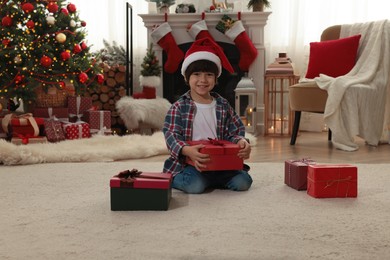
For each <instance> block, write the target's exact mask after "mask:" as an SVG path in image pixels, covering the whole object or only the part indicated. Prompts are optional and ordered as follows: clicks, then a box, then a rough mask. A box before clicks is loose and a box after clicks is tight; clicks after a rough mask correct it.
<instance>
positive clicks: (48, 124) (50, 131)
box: [44, 119, 65, 143]
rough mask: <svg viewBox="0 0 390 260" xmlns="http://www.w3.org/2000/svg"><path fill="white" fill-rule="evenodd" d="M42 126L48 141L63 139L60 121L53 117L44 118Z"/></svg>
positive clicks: (63, 134)
mask: <svg viewBox="0 0 390 260" xmlns="http://www.w3.org/2000/svg"><path fill="white" fill-rule="evenodd" d="M44 127H45V133H46V137H47V140H48V141H49V142H52V143H54V142H59V141H63V140H65V133H64V130H63V129H62V123H61V122H60V121H58V120H55V119H49V120H45V123H44Z"/></svg>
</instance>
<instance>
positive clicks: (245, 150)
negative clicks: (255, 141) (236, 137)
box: [237, 138, 251, 160]
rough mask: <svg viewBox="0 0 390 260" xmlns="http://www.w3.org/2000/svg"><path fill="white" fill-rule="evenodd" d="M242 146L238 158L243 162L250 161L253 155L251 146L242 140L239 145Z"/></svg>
mask: <svg viewBox="0 0 390 260" xmlns="http://www.w3.org/2000/svg"><path fill="white" fill-rule="evenodd" d="M237 144H238V145H239V146H240V148H241V149H240V150H239V151H238V154H237V155H238V157H240V158H242V159H243V160H246V159H249V157H250V154H251V145H250V144H249V143H248V142H247V140H245V139H244V138H242V139H241V140H240V141H238V143H237Z"/></svg>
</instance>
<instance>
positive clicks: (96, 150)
mask: <svg viewBox="0 0 390 260" xmlns="http://www.w3.org/2000/svg"><path fill="white" fill-rule="evenodd" d="M247 138H248V139H249V140H250V142H251V145H252V146H254V145H255V144H256V137H254V136H253V135H250V134H247ZM163 154H166V155H168V154H169V153H168V149H167V147H166V144H165V140H164V135H163V133H162V132H156V133H154V134H153V135H140V134H133V135H125V136H117V135H112V136H104V135H95V136H93V137H91V138H88V139H76V140H66V141H62V142H58V143H41V144H28V145H15V144H12V143H9V142H6V141H5V140H3V139H0V163H3V164H4V165H26V164H37V163H58V162H110V161H119V160H127V159H141V158H147V157H152V156H156V155H163Z"/></svg>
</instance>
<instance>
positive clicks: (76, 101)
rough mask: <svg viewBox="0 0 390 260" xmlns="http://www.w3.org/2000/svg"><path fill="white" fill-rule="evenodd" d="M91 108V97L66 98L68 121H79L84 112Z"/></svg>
mask: <svg viewBox="0 0 390 260" xmlns="http://www.w3.org/2000/svg"><path fill="white" fill-rule="evenodd" d="M91 107H92V98H91V97H80V96H68V111H69V121H71V122H76V121H80V120H81V118H82V117H83V115H84V113H85V111H87V110H88V109H90V108H91Z"/></svg>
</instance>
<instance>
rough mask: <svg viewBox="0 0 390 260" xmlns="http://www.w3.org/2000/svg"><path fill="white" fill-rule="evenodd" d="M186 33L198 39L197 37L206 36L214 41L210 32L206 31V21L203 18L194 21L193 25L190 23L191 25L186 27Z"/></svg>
mask: <svg viewBox="0 0 390 260" xmlns="http://www.w3.org/2000/svg"><path fill="white" fill-rule="evenodd" d="M188 33H189V34H190V35H191V36H192V38H194V39H195V40H199V39H203V38H206V37H208V38H210V39H211V40H212V41H214V38H213V36H211V34H210V32H209V31H208V29H207V25H206V22H205V21H204V20H200V21H199V22H196V23H194V24H193V25H191V27H190V28H189V29H188ZM214 42H215V41H214Z"/></svg>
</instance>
